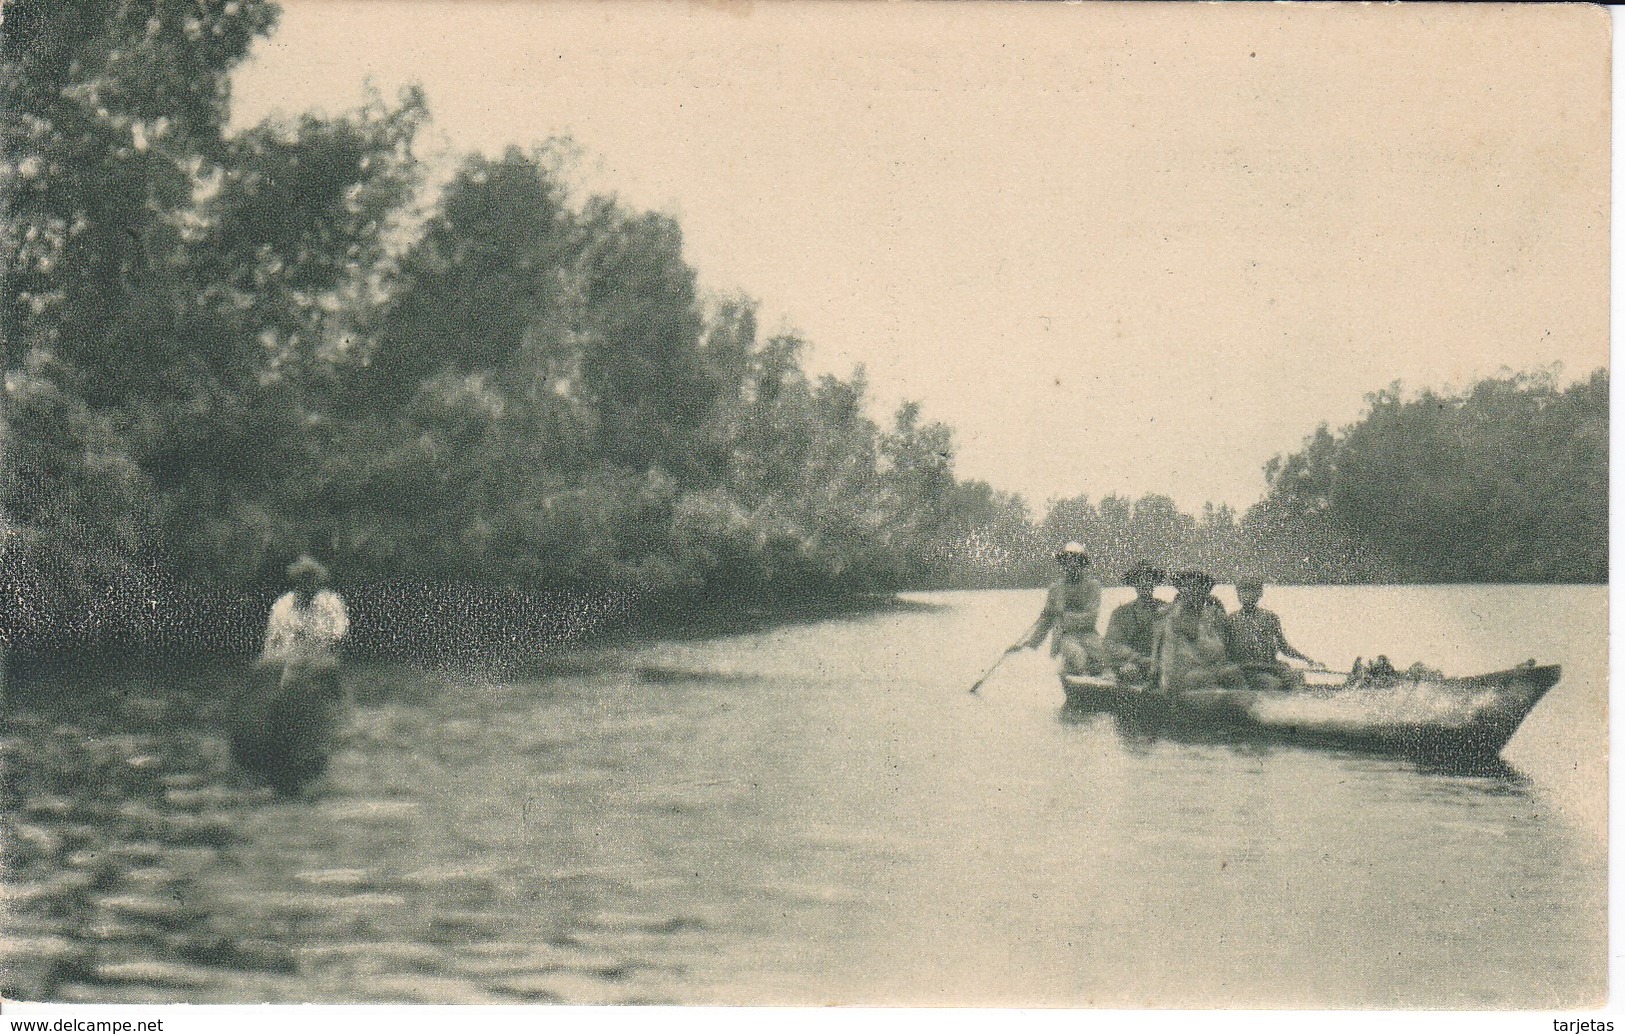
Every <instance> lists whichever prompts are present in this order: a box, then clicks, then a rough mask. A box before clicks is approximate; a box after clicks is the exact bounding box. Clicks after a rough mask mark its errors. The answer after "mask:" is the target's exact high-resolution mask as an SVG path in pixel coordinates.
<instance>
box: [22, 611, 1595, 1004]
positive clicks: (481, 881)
mask: <svg viewBox="0 0 1625 1034" xmlns="http://www.w3.org/2000/svg"><path fill="white" fill-rule="evenodd" d="M1226 593H1227V590H1221V591H1220V595H1221V597H1222V598H1224V599H1225V602H1226V603H1227V604H1229V605H1231V606H1234V598H1233V596H1230V595H1227V594H1226ZM1125 598H1126V593H1125V591H1124V590H1109V591H1108V593H1107V604H1108V605H1110V604H1112V603H1115V602H1120V601H1121V600H1122V599H1125ZM909 600H910V601H911V602H913V603H915V604H917V606H911V607H908V608H905V609H899V610H888V611H881V612H876V613H869V614H863V615H856V616H851V617H845V618H841V619H837V620H828V621H822V622H817V623H811V624H804V625H797V626H789V627H782V628H776V629H772V630H769V631H762V632H754V633H750V634H744V635H734V636H728V637H723V638H716V639H710V640H698V641H695V640H690V641H682V642H654V643H649V644H647V645H642V646H636V647H626V646H621V647H615V648H601V649H597V650H584V651H580V652H579V653H577V654H575V655H572V656H571V657H570V658H569V661H570V663H569V664H568V665H566V666H563V667H562V669H560V668H558V667H557V666H556V668H555V670H561V673H558V674H552V675H533V676H528V677H507V678H501V679H494V678H489V677H482V676H481V674H480V672H478V671H476V670H470V669H468V668H466V667H460V668H459V669H457V670H455V671H443V672H434V671H421V670H416V669H410V668H406V667H402V666H397V665H372V666H357V667H355V668H353V669H352V670H351V672H350V679H351V685H352V688H353V690H354V692H355V695H356V699H357V704H356V707H355V710H354V713H353V716H352V719H351V722H350V727H349V729H348V732H347V734H346V737H345V742H344V746H343V748H342V749H341V751H340V752H339V753H338V754H337V755H336V756H335V758H334V760H333V764H332V766H331V770H330V773H329V775H328V777H327V778H326V780H325V781H324V782H323V783H322V784H321V785H320V786H319V787H317V788H316V789H315V791H314V792H312V793H310V794H308V795H306V796H305V797H302V798H298V799H293V800H284V799H277V798H274V797H272V796H271V795H269V794H268V793H265V792H262V791H259V790H256V789H254V788H252V787H250V786H248V785H247V784H246V783H245V782H244V781H243V780H242V779H241V778H240V777H238V776H237V775H236V774H234V773H233V772H232V771H231V770H230V767H229V765H228V763H227V761H226V756H225V746H224V743H223V740H222V738H221V736H220V735H219V733H218V731H217V728H216V727H215V725H214V724H213V723H212V722H211V721H210V720H208V718H207V715H208V714H209V711H208V708H207V707H205V706H202V705H200V704H199V703H198V700H200V699H202V698H203V697H206V696H207V692H206V685H205V688H204V689H202V690H200V689H199V688H198V686H199V682H198V680H199V676H198V675H197V674H196V673H195V672H194V673H192V674H189V675H187V676H185V677H182V676H180V675H178V674H177V675H174V676H173V677H170V676H167V675H166V673H165V672H164V671H163V670H161V669H160V670H150V669H149V670H147V671H145V672H144V673H143V674H141V675H139V676H136V675H132V674H130V673H128V672H127V671H125V670H124V669H116V670H115V669H110V673H109V674H108V675H106V676H105V678H106V679H107V680H109V684H108V685H103V686H95V687H90V688H88V689H87V688H86V687H83V686H80V687H77V690H78V692H77V694H76V695H75V696H74V699H75V700H77V701H80V702H79V703H76V704H75V706H74V707H73V708H71V709H70V708H64V707H60V706H58V707H52V706H48V705H47V704H46V703H44V702H43V699H44V698H42V697H39V696H38V695H37V694H36V695H35V697H33V698H30V696H29V695H28V694H27V693H21V694H18V695H17V697H16V701H17V702H15V703H13V704H12V705H11V706H8V709H7V714H6V716H5V728H4V737H5V738H4V749H5V759H6V763H7V772H8V778H7V786H8V794H9V795H10V799H9V800H8V801H7V808H6V812H7V815H6V833H7V838H6V840H7V843H6V851H7V855H6V857H7V872H6V884H5V891H6V900H7V905H8V908H7V917H6V920H5V922H6V929H7V938H6V940H7V944H8V947H7V952H8V955H9V956H10V966H11V970H10V973H9V974H8V976H7V980H8V987H7V990H8V996H10V997H17V996H22V997H36V996H43V997H48V998H50V999H51V1000H55V1001H65V1002H72V1001H101V1002H172V1001H194V1002H250V1001H254V1002H258V1001H290V1002H291V1001H431V1002H488V1001H499V1002H514V1001H521V1002H527V1001H528V1002H569V1003H677V1004H826V1003H854V1004H898V1005H946V1004H956V1005H1048V1006H1112V1007H1126V1008H1133V1007H1139V1006H1165V1007H1203V1006H1249V1007H1314V1008H1340V1007H1394V1008H1503V1009H1504V1008H1524V1009H1537V1008H1541V1009H1549V1008H1555V1007H1559V1006H1568V1007H1578V1006H1582V1005H1587V1004H1598V1003H1600V1002H1601V1001H1602V1000H1603V998H1604V996H1605V993H1606V907H1607V906H1606V895H1607V865H1606V857H1607V777H1606V755H1607V685H1608V682H1607V656H1608V651H1607V591H1606V589H1605V588H1602V587H1565V586H1558V587H1544V586H1543V587H1505V586H1500V587H1402V588H1369V587H1349V588H1272V589H1270V590H1269V591H1268V593H1267V594H1266V597H1265V600H1264V605H1265V606H1267V607H1270V608H1272V609H1274V610H1276V611H1277V612H1278V613H1279V614H1281V616H1282V618H1283V621H1284V624H1285V627H1286V629H1287V632H1288V634H1289V636H1290V638H1292V639H1293V640H1294V642H1295V643H1296V644H1297V645H1298V646H1299V647H1300V648H1302V649H1304V650H1305V651H1306V652H1309V653H1311V654H1313V655H1315V656H1317V657H1320V658H1321V659H1323V660H1326V661H1328V662H1331V663H1333V664H1334V665H1347V664H1348V663H1349V662H1350V661H1352V660H1353V658H1354V657H1355V656H1356V655H1364V656H1366V657H1370V656H1371V655H1372V654H1373V653H1376V652H1379V651H1380V652H1383V653H1386V654H1388V655H1389V656H1390V657H1391V658H1393V660H1394V661H1396V662H1398V663H1400V664H1401V665H1403V664H1407V663H1409V662H1410V661H1413V660H1417V659H1422V660H1425V661H1427V662H1428V663H1429V664H1431V665H1433V666H1435V667H1439V668H1442V669H1444V670H1446V671H1447V672H1451V673H1456V674H1469V673H1475V672H1480V671H1490V670H1495V669H1500V668H1505V667H1510V666H1512V665H1514V664H1517V663H1519V662H1521V661H1523V660H1524V659H1526V658H1530V657H1534V658H1538V659H1540V660H1541V661H1542V662H1543V663H1554V662H1555V663H1561V664H1562V665H1563V666H1564V677H1563V680H1562V681H1561V682H1560V683H1559V684H1558V685H1557V687H1556V688H1555V689H1554V690H1553V691H1552V692H1551V694H1550V695H1549V696H1548V697H1547V698H1546V699H1545V700H1544V701H1543V702H1542V703H1541V704H1540V706H1539V707H1538V708H1537V709H1536V710H1535V712H1534V713H1533V714H1532V715H1531V716H1530V717H1529V719H1528V720H1527V721H1526V722H1525V724H1524V727H1523V728H1522V729H1521V730H1520V731H1519V733H1518V734H1517V736H1516V737H1515V738H1514V739H1513V741H1512V742H1511V743H1510V744H1509V745H1508V747H1507V748H1506V750H1505V751H1504V753H1503V758H1504V760H1505V761H1506V763H1507V766H1506V769H1505V770H1502V771H1491V772H1478V773H1475V774H1449V773H1441V772H1438V771H1430V770H1427V769H1425V768H1422V767H1419V766H1417V765H1415V764H1411V763H1409V762H1405V761H1399V760H1385V759H1379V758H1372V757H1362V756H1356V755H1351V754H1341V753H1337V752H1330V751H1314V750H1305V749H1298V748H1288V747H1280V748H1269V747H1258V746H1252V747H1226V746H1212V745H1181V744H1176V743H1168V742H1147V741H1143V740H1134V739H1127V740H1126V739H1124V738H1123V737H1122V736H1121V735H1119V733H1118V730H1117V728H1116V727H1115V726H1114V724H1113V723H1112V722H1111V721H1110V719H1109V718H1107V717H1105V716H1100V717H1096V718H1090V719H1083V720H1078V719H1076V718H1073V717H1071V716H1068V715H1066V714H1063V713H1062V709H1061V708H1060V706H1059V705H1060V693H1059V688H1058V686H1057V684H1056V680H1055V678H1054V675H1053V668H1052V662H1051V661H1050V659H1049V658H1048V657H1047V656H1044V655H1043V654H1042V652H1038V651H1035V652H1028V653H1023V654H1020V655H1017V656H1015V657H1013V658H1012V659H1010V660H1009V661H1008V662H1007V663H1006V664H1005V665H1004V666H1003V667H1001V668H1000V670H999V671H998V672H997V673H996V674H995V675H994V676H993V678H992V679H991V680H990V681H989V682H988V684H987V685H986V687H985V688H984V689H983V691H982V692H981V693H980V694H979V695H977V696H971V695H968V694H967V693H966V690H967V688H968V687H969V685H970V683H971V681H972V680H973V679H974V678H975V676H976V675H977V674H978V673H979V672H980V671H981V670H982V669H983V668H984V667H985V666H986V665H987V664H988V663H989V662H990V661H991V660H992V659H993V658H994V657H996V656H997V654H998V652H999V650H1000V648H1002V647H1003V646H1004V645H1005V644H1006V643H1008V642H1009V641H1010V640H1012V639H1013V638H1014V636H1015V635H1016V634H1017V632H1019V631H1020V629H1021V628H1023V627H1024V626H1025V625H1026V624H1027V623H1028V622H1029V621H1030V620H1031V619H1032V617H1033V616H1034V615H1035V614H1036V613H1037V611H1038V609H1039V606H1040V603H1041V601H1042V594H1041V593H1037V592H974V593H941V594H920V595H915V596H910V597H909ZM230 674H231V673H229V672H225V671H222V672H220V673H219V678H220V680H221V681H229V677H230ZM81 677H88V676H81ZM202 679H203V683H204V684H206V683H207V682H208V681H209V677H208V673H204V676H203V677H202ZM114 683H116V684H114ZM188 687H191V688H188ZM200 693H201V694H202V696H199V695H198V694H200ZM31 699H32V701H33V702H30V700H31ZM83 701H91V702H92V703H84V702H83ZM189 718H190V719H193V720H191V721H188V719H189Z"/></svg>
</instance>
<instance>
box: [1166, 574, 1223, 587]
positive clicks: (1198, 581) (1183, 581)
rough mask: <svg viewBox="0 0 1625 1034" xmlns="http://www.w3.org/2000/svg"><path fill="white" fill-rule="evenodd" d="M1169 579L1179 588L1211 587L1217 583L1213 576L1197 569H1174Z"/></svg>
mask: <svg viewBox="0 0 1625 1034" xmlns="http://www.w3.org/2000/svg"><path fill="white" fill-rule="evenodd" d="M1169 581H1171V582H1173V583H1174V586H1175V587H1176V588H1180V589H1211V588H1213V586H1215V585H1217V584H1218V583H1217V582H1215V581H1214V580H1213V576H1212V575H1210V574H1208V573H1207V572H1206V571H1197V570H1195V569H1187V570H1184V571H1175V572H1174V573H1173V576H1172V577H1171V578H1170V579H1169Z"/></svg>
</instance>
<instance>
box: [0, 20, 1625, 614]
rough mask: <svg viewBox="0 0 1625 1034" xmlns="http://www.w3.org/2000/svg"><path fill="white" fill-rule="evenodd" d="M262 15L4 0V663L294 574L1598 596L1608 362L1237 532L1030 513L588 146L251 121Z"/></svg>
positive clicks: (944, 436) (1432, 421)
mask: <svg viewBox="0 0 1625 1034" xmlns="http://www.w3.org/2000/svg"><path fill="white" fill-rule="evenodd" d="M276 14H277V9H276V7H275V5H274V4H272V3H269V2H267V0H230V2H227V3H224V4H211V5H196V4H191V3H183V2H180V0H156V2H153V3H150V4H129V3H124V2H121V0H85V2H82V3H78V4H74V5H62V4H56V3H51V2H49V0H16V2H14V3H11V4H8V5H7V11H6V26H5V32H4V34H3V37H0V58H3V67H0V96H3V98H4V106H3V112H0V119H3V122H0V140H3V142H4V155H5V164H4V175H5V182H4V185H3V194H4V197H5V198H6V208H5V210H4V213H3V216H4V228H5V233H4V244H5V247H6V254H5V258H6V274H5V280H4V291H3V297H0V320H3V326H0V330H3V333H4V340H5V411H4V422H3V424H0V448H3V450H4V451H3V456H0V460H3V462H0V522H3V523H0V532H3V534H4V545H3V549H4V552H3V554H0V561H3V569H0V575H3V578H4V590H5V591H4V593H3V598H0V621H3V623H4V634H5V636H6V641H7V642H12V643H16V642H26V641H31V640H32V641H51V642H79V641H83V640H87V639H89V640H93V639H96V638H98V637H101V636H106V635H109V634H115V633H121V632H124V631H128V630H131V629H134V630H136V633H137V634H141V633H142V631H143V630H145V631H146V632H151V630H152V629H153V628H154V627H156V625H155V624H154V623H155V622H161V620H162V618H161V615H162V614H163V613H165V612H168V613H171V614H174V613H182V612H184V613H185V614H186V615H187V618H186V620H185V621H183V622H182V624H184V625H186V626H187V627H195V626H196V623H197V621H198V620H199V619H198V617H197V615H198V614H199V613H205V612H211V611H213V612H219V613H225V612H230V611H232V609H233V607H234V606H236V604H234V603H232V602H231V601H233V600H241V599H244V598H258V597H257V596H256V595H255V594H263V592H264V591H265V590H266V589H268V588H269V587H270V586H271V585H273V584H274V583H276V582H277V581H278V578H279V575H280V570H281V567H282V565H283V564H285V563H286V562H287V560H288V558H289V557H291V556H292V555H294V554H296V553H299V552H302V551H310V552H312V553H315V554H318V555H320V556H322V557H323V558H325V559H327V560H328V561H329V562H330V563H332V564H333V566H334V568H335V570H336V571H337V572H338V573H339V574H340V576H341V578H342V580H343V582H344V583H345V584H347V585H351V586H363V585H387V586H394V587H396V588H395V589H394V590H391V591H397V592H398V591H402V590H400V589H399V587H400V586H418V587H423V586H457V587H461V588H460V589H459V590H458V591H459V592H466V590H467V588H468V587H471V586H472V587H485V588H486V589H487V590H489V591H488V592H487V596H490V597H492V598H496V597H500V596H501V595H502V594H503V593H514V592H520V593H524V592H542V593H546V592H590V593H597V594H599V597H601V598H606V599H613V600H617V601H623V602H624V604H625V606H626V607H630V606H634V605H635V604H636V602H637V601H639V600H651V599H656V598H668V599H669V598H673V597H676V598H693V599H701V598H709V599H722V600H737V599H740V598H750V599H756V600H766V601H785V600H794V599H796V598H799V597H807V596H813V595H816V596H820V597H825V598H830V597H843V596H853V595H859V594H865V593H885V592H892V591H895V590H897V589H902V588H914V587H933V586H992V585H1022V584H1032V583H1035V582H1037V581H1039V580H1041V579H1042V578H1043V577H1044V576H1045V573H1046V570H1047V558H1048V554H1049V553H1050V552H1051V551H1052V550H1053V548H1054V545H1055V543H1056V542H1057V541H1062V540H1065V539H1068V538H1078V539H1080V540H1083V541H1086V542H1089V543H1091V544H1092V547H1093V548H1094V549H1095V551H1096V553H1097V555H1098V556H1099V557H1100V560H1101V563H1102V564H1103V565H1104V566H1106V567H1108V568H1115V567H1116V566H1119V565H1126V564H1127V563H1128V562H1129V561H1130V560H1131V559H1133V558H1134V557H1136V556H1140V555H1144V556H1149V557H1152V558H1161V557H1167V558H1178V559H1179V560H1180V561H1181V562H1189V563H1202V564H1205V565H1209V566H1213V567H1215V568H1219V569H1224V570H1228V569H1231V568H1234V567H1236V566H1238V565H1245V566H1249V567H1258V568H1261V569H1263V570H1265V571H1266V572H1268V573H1269V574H1270V576H1271V577H1274V578H1278V579H1281V580H1294V581H1302V580H1355V579H1401V578H1423V579H1427V580H1439V579H1451V578H1471V579H1485V578H1488V579H1495V580H1543V579H1566V580H1598V579H1601V578H1602V577H1604V576H1605V574H1604V568H1605V564H1606V497H1607V492H1606V448H1607V445H1606V443H1607V408H1606V406H1607V376H1606V373H1605V372H1602V371H1599V372H1598V374H1597V375H1595V376H1594V377H1593V378H1592V379H1591V380H1590V381H1588V382H1586V383H1584V384H1581V385H1577V386H1575V387H1573V388H1570V389H1568V390H1564V391H1560V390H1558V389H1557V387H1556V386H1555V383H1554V382H1553V380H1552V378H1550V377H1549V376H1546V377H1540V376H1536V377H1512V378H1508V379H1503V380H1498V381H1492V382H1485V383H1484V384H1481V385H1479V386H1477V387H1475V388H1474V389H1472V390H1471V391H1469V392H1467V393H1464V394H1462V395H1461V396H1459V397H1458V396H1450V397H1444V396H1436V395H1432V394H1427V393H1424V394H1423V395H1422V396H1419V397H1417V398H1412V399H1405V398H1402V397H1401V396H1400V393H1399V392H1398V391H1397V389H1391V390H1389V391H1385V392H1381V393H1378V394H1377V395H1374V396H1372V398H1371V410H1370V412H1369V414H1368V415H1367V417H1366V418H1365V419H1364V420H1363V421H1362V422H1361V423H1360V424H1357V425H1355V426H1354V427H1351V428H1348V429H1345V430H1344V431H1343V432H1340V433H1338V434H1336V435H1334V434H1332V433H1330V432H1329V431H1328V430H1326V429H1325V428H1322V429H1321V430H1320V431H1319V432H1317V434H1316V435H1314V436H1312V437H1311V438H1310V439H1309V440H1308V441H1307V442H1306V444H1305V447H1304V449H1303V450H1302V451H1301V452H1299V453H1295V454H1293V455H1291V456H1288V457H1284V458H1278V459H1277V460H1276V461H1272V464H1271V466H1270V467H1269V468H1268V470H1267V474H1268V477H1269V484H1270V493H1269V495H1268V496H1267V497H1266V499H1265V500H1264V501H1262V502H1261V503H1259V504H1258V505H1257V506H1255V507H1253V508H1251V509H1250V510H1248V511H1247V513H1246V514H1245V515H1241V516H1238V515H1237V514H1236V513H1235V512H1233V511H1231V510H1230V509H1228V508H1225V507H1217V508H1215V507H1211V506H1210V507H1207V508H1206V509H1205V510H1204V512H1203V513H1202V514H1200V515H1189V514H1184V513H1182V512H1180V511H1179V510H1178V508H1177V507H1175V506H1174V504H1173V503H1172V502H1170V501H1169V500H1167V499H1165V498H1161V497H1157V496H1147V497H1145V498H1142V499H1140V500H1136V501H1132V502H1131V501H1129V500H1125V499H1120V498H1118V497H1115V496H1108V497H1107V498H1105V499H1102V500H1100V502H1099V503H1098V504H1091V503H1090V502H1089V500H1087V499H1081V498H1080V499H1073V500H1062V501H1058V502H1055V503H1053V505H1051V506H1050V508H1049V511H1048V513H1047V514H1046V515H1045V516H1043V517H1042V518H1036V517H1035V516H1034V515H1033V514H1032V512H1031V511H1030V509H1029V507H1028V505H1027V503H1026V502H1025V501H1024V500H1023V499H1021V498H1020V497H1018V496H1014V495H1010V494H1007V493H1002V492H999V491H997V490H995V489H994V488H992V487H991V486H990V485H988V484H986V483H983V482H978V481H973V480H965V479H961V478H959V477H958V476H957V475H956V473H955V471H954V446H953V439H952V433H951V431H950V429H949V428H947V427H946V426H944V425H942V424H940V423H934V422H928V421H925V420H923V419H922V418H921V413H920V409H919V407H918V406H917V405H915V404H912V403H909V404H905V405H903V406H902V407H901V408H900V409H899V410H898V411H897V412H896V413H895V415H894V416H893V418H892V419H891V420H890V421H889V422H886V423H884V424H882V423H879V422H877V421H875V420H874V419H872V418H871V416H870V415H869V414H870V412H871V410H872V400H871V399H870V397H869V393H868V389H867V385H866V383H865V380H864V376H863V372H862V370H861V369H859V370H856V371H854V372H853V373H852V374H851V375H849V376H847V377H834V376H820V377H814V376H811V375H810V374H808V373H807V372H806V370H805V369H804V367H803V365H802V353H803V352H804V350H805V348H806V343H805V342H804V341H803V340H802V339H801V338H799V337H798V336H797V335H795V334H793V333H775V334H769V333H764V332H763V331H762V330H761V328H760V327H759V326H758V319H757V313H756V310H755V307H754V305H753V304H752V303H751V302H750V300H748V299H746V298H742V297H738V298H727V299H706V298H702V297H701V295H700V292H699V291H698V288H697V281H696V273H695V271H694V269H693V268H692V267H691V266H689V265H688V264H687V262H686V261H685V260H684V258H683V249H682V233H681V229H680V227H679V226H678V224H677V223H676V222H675V221H674V220H673V219H671V218H670V217H668V216H665V215H661V214H656V213H649V212H642V211H636V210H633V209H631V208H629V207H627V206H626V205H624V204H623V203H621V202H620V201H618V200H617V199H615V198H613V197H603V196H588V197H577V196H574V195H573V194H572V191H571V190H570V189H569V187H568V186H567V182H568V175H567V172H568V166H567V162H568V157H567V155H568V151H567V149H566V148H565V147H563V146H562V145H558V144H554V145H548V146H543V147H539V148H533V149H530V150H522V149H518V148H513V149H509V150H508V151H506V152H505V153H504V154H502V155H500V156H497V157H486V156H481V155H470V156H467V157H466V158H464V159H463V160H462V162H461V164H460V165H459V166H458V168H457V170H456V172H455V174H454V175H453V176H452V178H451V180H450V181H449V182H448V183H445V184H442V185H436V186H437V187H438V189H437V190H436V191H434V192H433V193H432V199H431V191H430V190H429V189H428V188H429V187H430V186H431V185H430V184H427V183H425V181H424V174H423V171H422V166H421V165H420V163H419V161H418V160H417V155H416V152H415V150H414V147H415V141H416V136H417V133H418V131H419V130H420V128H421V127H422V126H423V125H424V123H425V121H426V119H427V110H426V105H425V101H424V98H423V97H422V95H421V94H420V93H419V92H418V91H416V90H408V91H406V92H405V93H403V94H402V95H401V96H399V97H397V98H395V99H394V100H391V101H386V100H385V99H383V98H381V97H374V98H373V99H372V100H371V101H370V102H369V103H368V104H367V105H365V106H364V107H363V108H361V109H360V110H357V111H353V112H349V113H346V114H342V115H337V116H331V117H328V116H316V115H303V116H299V117H297V118H295V119H292V120H281V121H279V120H268V121H266V122H263V123H261V124H259V125H257V126H254V127H251V128H249V129H247V130H245V131H242V132H238V133H227V132H226V126H227V123H228V120H229V114H230V104H229V101H230V93H229V87H230V73H231V70H232V69H233V68H234V67H235V66H236V65H237V64H238V63H239V62H241V61H242V60H243V58H244V57H245V56H246V54H247V53H248V50H249V48H250V46H251V45H252V44H253V42H254V40H255V39H257V38H259V37H261V36H264V35H266V34H267V33H269V32H270V31H271V30H272V28H273V26H274V24H275V20H276ZM1531 441H1533V442H1535V443H1536V446H1535V447H1530V442H1531ZM1487 557H1499V558H1501V559H1500V561H1499V562H1486V558H1487ZM605 594H608V595H607V596H605ZM211 601H212V602H211ZM617 608H621V609H624V607H622V603H616V604H615V605H614V606H611V607H609V610H611V611H616V610H617Z"/></svg>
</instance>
